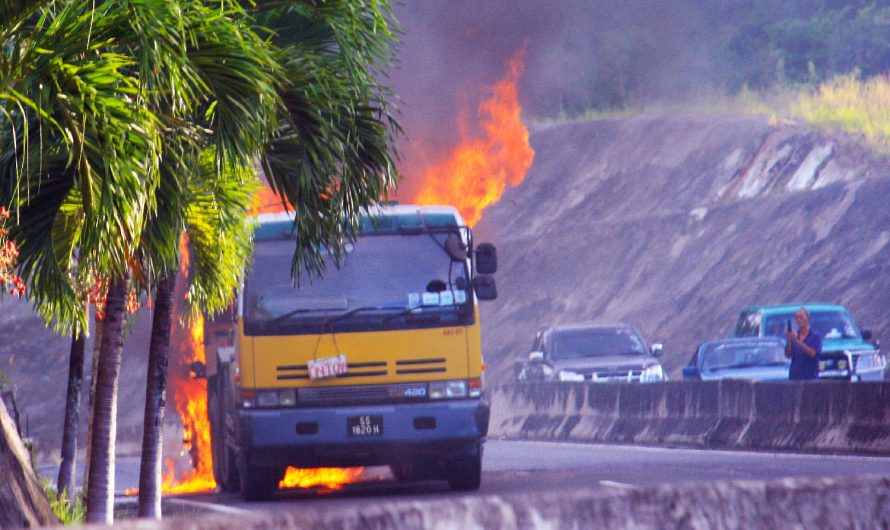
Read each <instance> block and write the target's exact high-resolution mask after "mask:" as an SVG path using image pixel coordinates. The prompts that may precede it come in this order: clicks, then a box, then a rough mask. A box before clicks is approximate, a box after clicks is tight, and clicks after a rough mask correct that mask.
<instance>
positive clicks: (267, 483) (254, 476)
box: [238, 458, 284, 501]
mask: <svg viewBox="0 0 890 530" xmlns="http://www.w3.org/2000/svg"><path fill="white" fill-rule="evenodd" d="M239 462H240V463H241V465H240V466H239V469H238V474H239V475H240V478H241V496H242V497H243V498H244V500H246V501H261V500H265V499H268V498H270V497H271V496H272V495H273V494H275V490H277V489H278V483H279V482H280V481H281V477H282V475H283V474H284V473H283V472H282V470H281V469H278V468H267V467H257V466H248V465H247V464H246V462H245V461H244V459H243V458H240V459H239Z"/></svg>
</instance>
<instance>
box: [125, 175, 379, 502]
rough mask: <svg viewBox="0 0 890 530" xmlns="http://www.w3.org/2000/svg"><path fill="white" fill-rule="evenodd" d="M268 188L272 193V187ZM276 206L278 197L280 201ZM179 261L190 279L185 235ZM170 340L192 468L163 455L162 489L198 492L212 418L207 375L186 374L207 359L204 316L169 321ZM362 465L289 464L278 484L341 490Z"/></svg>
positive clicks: (205, 487) (207, 486) (206, 482)
mask: <svg viewBox="0 0 890 530" xmlns="http://www.w3.org/2000/svg"><path fill="white" fill-rule="evenodd" d="M264 190H266V191H268V193H269V195H270V196H273V197H274V195H272V194H271V191H269V190H268V188H264ZM278 204H279V205H280V202H279V203H278ZM180 252H181V255H182V263H181V266H180V272H181V273H182V276H183V279H184V281H183V282H182V284H183V285H187V284H188V272H189V263H190V255H189V251H188V240H187V239H185V238H183V240H182V242H181V243H180ZM176 300H177V301H179V300H184V296H183V297H180V296H177V297H176ZM171 335H172V336H171V343H172V344H174V345H177V350H178V353H179V358H178V359H177V360H174V363H176V364H174V363H171V365H173V366H175V367H174V369H173V370H170V374H169V378H168V384H169V387H170V390H171V400H172V401H173V403H174V405H175V408H176V412H177V413H178V414H179V417H180V419H181V420H182V426H183V448H182V452H181V453H180V456H185V455H186V454H187V455H189V457H190V460H191V469H186V470H182V469H179V470H177V467H176V461H175V460H174V459H171V458H167V459H166V460H165V461H164V467H165V468H166V469H165V471H164V474H163V485H162V491H163V493H198V492H207V491H212V490H213V489H214V488H216V481H215V480H214V478H213V454H212V451H211V446H210V422H209V421H208V419H207V389H206V386H207V381H206V380H205V379H192V378H191V377H190V376H189V370H188V367H189V365H190V364H191V363H193V362H195V361H199V362H202V363H206V352H205V351H204V319H203V318H198V319H197V321H195V322H194V323H193V325H192V327H191V329H188V330H186V329H182V328H180V327H179V326H176V325H174V326H173V332H172V334H171ZM363 469H364V468H345V469H338V468H322V469H296V468H292V467H289V468H288V469H287V473H286V475H285V477H284V479H283V480H282V481H281V482H280V484H279V486H280V487H282V488H311V487H316V486H322V487H325V488H328V489H332V490H336V489H340V488H341V487H342V485H343V484H345V483H349V482H354V481H355V480H356V479H357V478H358V477H359V476H361V474H362V471H363ZM125 493H126V494H127V495H135V494H136V493H138V489H137V490H128V491H127V492H125Z"/></svg>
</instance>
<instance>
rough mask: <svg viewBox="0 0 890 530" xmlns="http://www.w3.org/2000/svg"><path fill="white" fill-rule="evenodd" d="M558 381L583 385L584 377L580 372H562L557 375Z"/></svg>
mask: <svg viewBox="0 0 890 530" xmlns="http://www.w3.org/2000/svg"><path fill="white" fill-rule="evenodd" d="M556 379H557V380H558V381H562V382H565V383H583V382H584V376H583V375H581V374H579V373H578V372H573V371H571V370H560V371H559V373H558V374H556Z"/></svg>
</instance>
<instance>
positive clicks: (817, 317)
mask: <svg viewBox="0 0 890 530" xmlns="http://www.w3.org/2000/svg"><path fill="white" fill-rule="evenodd" d="M789 321H790V322H791V326H792V328H793V329H797V324H796V323H795V321H794V312H791V313H787V314H781V315H770V316H768V317H766V335H773V336H776V337H784V336H785V329H786V326H787V325H788V322H789ZM810 326H811V327H812V328H813V330H814V331H815V332H816V333H818V334H819V335H821V336H822V338H823V339H829V340H832V339H858V338H859V337H860V335H859V328H857V327H856V325H855V324H854V323H853V319H852V318H850V315H848V314H846V313H844V312H842V311H811V312H810Z"/></svg>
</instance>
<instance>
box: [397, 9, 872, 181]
mask: <svg viewBox="0 0 890 530" xmlns="http://www.w3.org/2000/svg"><path fill="white" fill-rule="evenodd" d="M887 4H888V3H887V2H886V1H883V2H877V3H875V2H872V1H860V0H855V1H852V2H849V1H848V2H840V1H837V0H818V1H811V0H807V1H804V0H784V1H780V2H776V1H774V0H711V1H708V2H701V1H697V0H676V1H673V2H663V1H659V0H628V1H625V2H591V1H585V0H561V1H559V2H541V1H540V0H492V1H486V2H481V3H480V2H472V1H469V0H449V1H447V2H445V1H439V2H410V3H406V4H403V5H399V6H397V8H396V10H395V16H396V18H397V19H398V21H399V22H400V24H401V25H402V27H403V30H404V35H403V39H402V45H401V47H400V50H399V54H398V57H399V64H398V65H397V66H396V67H395V68H394V69H393V71H392V72H391V78H390V79H389V80H388V81H389V82H390V83H391V84H392V85H393V87H394V89H395V91H396V93H397V94H398V95H399V96H400V107H401V108H402V111H403V112H402V116H401V121H402V124H403V126H404V129H405V135H404V137H402V139H401V141H400V148H401V149H400V150H401V155H402V163H401V164H400V169H401V171H402V172H403V173H404V174H405V175H406V180H405V182H404V183H403V188H402V189H403V190H404V193H401V194H400V195H401V196H402V197H403V198H406V197H412V196H414V194H415V192H416V191H417V190H416V188H417V186H418V183H417V173H418V172H419V168H422V167H424V166H425V165H426V164H427V163H428V161H429V159H431V158H438V157H441V155H442V153H443V152H446V151H448V150H449V149H451V148H452V147H453V146H454V144H455V142H456V141H457V138H458V126H457V123H458V117H459V116H460V115H461V113H462V112H463V113H465V114H467V115H468V117H470V118H472V116H473V113H474V112H475V110H476V109H477V108H478V104H479V102H480V101H481V100H482V99H484V98H485V97H486V96H487V91H488V89H489V87H490V86H491V85H492V84H493V83H494V82H495V81H496V80H497V79H498V78H499V77H500V76H501V75H502V73H503V71H504V65H505V63H506V62H507V61H508V60H509V59H510V58H511V57H512V56H513V55H514V54H515V53H516V52H517V51H518V50H524V62H525V64H524V66H525V70H524V73H523V75H522V77H521V78H520V79H519V84H518V93H519V100H520V104H521V105H522V110H523V116H524V118H525V120H526V123H528V122H529V120H530V119H535V118H541V117H554V116H558V115H560V114H562V113H565V114H567V115H569V116H572V115H578V114H581V113H583V112H585V111H587V110H591V109H614V108H626V107H635V106H637V105H641V104H645V103H650V102H653V101H664V100H668V101H674V100H678V99H680V100H682V99H687V98H695V97H697V96H700V95H702V94H714V93H734V92H736V91H738V90H740V89H741V88H742V87H746V86H747V87H751V88H767V87H770V86H773V85H776V84H788V83H806V82H813V81H818V80H820V79H828V78H831V77H832V76H833V75H836V74H838V73H847V72H850V71H851V70H853V69H854V68H855V69H858V71H860V72H861V73H862V75H863V76H869V75H875V74H881V73H886V72H887V71H888V70H890V31H888V25H890V22H887V21H888V20H890V7H884V6H886V5H887Z"/></svg>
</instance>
